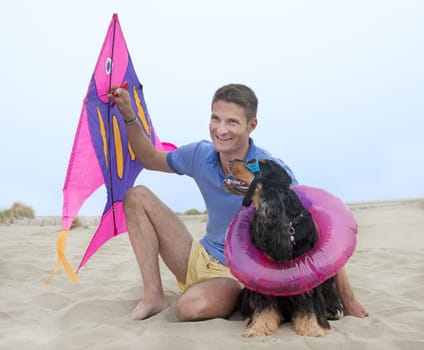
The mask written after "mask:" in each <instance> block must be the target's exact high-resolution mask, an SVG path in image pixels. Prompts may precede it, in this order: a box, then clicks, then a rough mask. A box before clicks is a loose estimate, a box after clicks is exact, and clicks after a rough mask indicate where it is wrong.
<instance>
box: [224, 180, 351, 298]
mask: <svg viewBox="0 0 424 350" xmlns="http://www.w3.org/2000/svg"><path fill="white" fill-rule="evenodd" d="M292 189H293V190H294V191H295V192H296V193H297V195H298V196H299V198H300V200H301V201H302V203H303V205H304V206H305V208H306V209H308V210H309V211H310V213H311V214H312V218H313V219H314V221H315V223H316V224H317V225H318V228H319V237H318V241H317V243H316V244H315V246H314V247H313V248H312V249H311V250H310V251H309V252H307V253H305V254H304V255H302V256H300V257H298V258H296V259H293V260H290V261H286V262H283V263H276V262H275V261H273V260H271V259H270V258H269V257H268V256H266V255H265V254H263V253H262V252H261V251H259V250H258V249H257V248H256V247H255V246H254V245H253V244H252V242H251V239H250V234H249V224H250V221H251V220H252V217H253V214H254V211H255V207H254V206H253V205H251V206H250V207H243V208H242V209H241V210H240V211H239V212H238V213H237V214H236V216H235V217H234V219H233V220H232V222H231V224H230V226H229V228H228V231H227V236H226V239H225V246H224V253H225V257H226V259H227V263H228V266H229V267H230V270H231V273H232V274H233V275H234V276H235V277H236V278H237V279H238V280H239V281H240V282H241V283H242V284H243V285H244V286H245V287H247V288H249V289H251V290H253V291H255V292H258V293H262V294H266V295H279V296H287V295H295V294H300V293H303V292H305V291H307V290H309V289H312V288H315V287H316V286H318V285H319V284H321V283H322V282H323V281H325V280H327V279H328V278H330V277H332V276H334V275H335V274H336V273H337V271H339V270H340V269H341V268H342V267H343V266H344V264H345V263H346V262H347V261H348V259H349V258H350V256H351V255H352V254H353V251H354V250H355V247H356V232H357V223H356V221H355V219H354V218H353V216H352V214H351V212H350V211H349V209H348V208H347V207H346V206H345V204H344V203H343V202H342V201H341V200H340V199H338V198H337V197H335V196H333V195H332V194H330V193H328V192H326V191H324V190H322V189H319V188H314V187H309V186H304V185H297V186H293V187H292Z"/></svg>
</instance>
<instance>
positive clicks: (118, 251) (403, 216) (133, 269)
mask: <svg viewBox="0 0 424 350" xmlns="http://www.w3.org/2000/svg"><path fill="white" fill-rule="evenodd" d="M350 208H351V209H352V213H353V215H354V216H355V218H356V219H357V220H358V224H359V232H358V245H357V248H356V251H355V253H354V255H353V256H352V258H351V259H350V260H349V262H348V264H347V272H348V275H349V278H350V281H351V283H352V285H353V288H354V291H355V293H356V295H357V296H358V297H359V299H360V300H361V302H362V303H363V304H364V305H365V306H366V307H367V309H368V311H369V312H370V315H369V317H367V318H365V319H358V318H355V317H351V316H345V317H344V318H343V319H341V320H339V321H331V327H332V329H331V330H330V331H329V332H328V333H327V334H326V335H325V336H323V337H319V338H309V337H301V336H299V335H296V334H295V333H294V332H293V330H292V328H291V324H290V323H284V324H282V325H281V326H280V328H279V330H278V331H277V332H276V333H275V334H273V335H272V336H269V337H257V338H253V339H246V338H243V337H241V334H242V332H243V330H244V328H245V326H246V321H245V320H242V319H241V317H240V315H239V314H237V313H236V314H235V315H234V316H233V317H232V318H231V319H230V320H225V319H214V320H208V321H202V322H187V323H183V322H178V320H177V318H176V316H175V309H174V305H175V301H176V299H177V297H178V289H177V287H176V283H175V280H174V278H173V276H172V274H171V273H170V272H169V271H168V270H167V269H166V268H165V267H164V266H162V279H163V284H164V288H165V290H166V293H167V295H168V297H169V300H170V303H171V307H170V308H169V309H167V310H165V311H163V312H162V313H160V314H158V315H156V316H153V317H151V318H149V319H147V320H144V321H130V320H128V319H127V318H126V317H127V315H128V314H129V312H130V311H131V310H132V309H133V307H134V306H135V305H136V303H137V301H138V300H139V298H140V297H141V295H142V293H143V287H142V284H141V278H140V275H139V272H138V268H137V265H136V262H135V258H134V256H133V253H132V250H131V247H130V244H129V242H128V237H127V235H126V234H122V235H120V236H118V237H116V238H114V239H113V240H111V241H109V242H108V243H107V244H106V245H105V246H104V247H103V248H101V249H100V250H99V251H98V252H97V253H96V254H95V255H94V257H93V258H92V259H91V260H90V261H89V262H88V264H87V265H86V266H85V267H84V268H83V269H82V270H81V271H80V273H79V276H80V279H81V281H80V282H79V283H76V284H73V283H71V282H70V281H69V280H68V277H67V276H66V275H65V273H64V271H63V269H62V270H61V271H60V272H59V273H58V274H57V275H56V276H55V277H54V278H53V279H52V281H51V282H50V284H49V285H48V286H45V285H44V284H43V281H44V279H45V278H46V277H47V276H48V275H49V274H50V272H51V271H52V269H53V267H54V264H55V259H56V252H55V240H56V237H57V235H58V233H59V231H60V227H59V226H58V225H47V224H48V222H47V221H45V222H44V225H43V226H41V225H40V223H35V222H33V223H32V224H28V223H20V224H19V223H18V224H13V225H9V226H6V225H3V226H0V349H2V350H6V349H14V350H15V349H62V350H63V349H102V350H105V349H171V348H172V349H176V350H183V349H184V350H186V349H213V350H216V349H221V348H225V349H231V350H238V349H243V350H245V349H267V350H270V349H297V350H302V349H322V350H324V349H355V350H357V349H361V350H366V349H385V350H389V349H404V350H407V349H417V350H418V349H420V350H421V349H424V199H421V200H420V199H418V200H405V201H384V202H367V203H357V204H352V205H350ZM184 221H185V222H186V223H187V225H188V227H189V229H190V230H191V232H192V233H193V235H194V236H195V237H200V236H201V235H203V232H204V228H205V218H204V216H192V217H186V218H185V219H184ZM95 228H96V227H95V225H94V226H92V225H90V226H89V227H85V228H79V229H75V230H72V231H71V233H70V235H69V239H68V246H67V257H68V259H69V261H70V262H71V264H73V265H74V266H76V265H77V264H78V263H79V261H80V259H81V256H82V254H83V253H84V251H85V248H86V247H87V245H88V242H89V240H90V239H91V236H92V234H93V233H94V230H95Z"/></svg>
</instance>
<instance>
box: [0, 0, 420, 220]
mask: <svg viewBox="0 0 424 350" xmlns="http://www.w3.org/2000/svg"><path fill="white" fill-rule="evenodd" d="M113 13H117V14H118V15H119V19H120V22H121V26H122V29H123V32H124V35H125V38H126V42H127V46H128V49H129V51H130V54H131V57H132V60H133V63H134V67H135V70H136V72H137V75H138V77H139V79H140V80H141V82H142V84H143V86H144V93H145V100H146V104H147V107H148V109H149V113H150V116H151V118H152V120H153V123H154V126H155V129H156V131H157V133H158V135H159V137H160V139H161V140H162V141H169V142H172V143H174V144H176V145H183V144H186V143H189V142H195V141H198V140H201V139H209V131H208V123H209V119H210V101H211V98H212V95H213V93H214V92H215V90H216V89H217V88H219V87H220V86H222V85H225V84H227V83H243V84H246V85H248V86H250V87H251V88H252V89H253V90H254V91H255V92H256V94H257V96H258V98H259V110H258V127H257V129H256V130H255V131H254V132H253V133H252V137H253V138H254V140H255V143H256V144H257V145H259V146H261V147H263V148H265V149H267V150H268V151H270V152H271V153H272V154H274V155H275V156H278V157H279V158H281V159H282V160H283V161H284V162H285V163H287V164H288V165H289V166H290V167H291V168H292V170H293V171H294V173H295V175H296V177H297V179H298V180H299V182H300V183H303V184H306V185H310V186H315V187H320V188H324V189H326V190H327V191H329V192H331V193H333V194H334V195H336V196H338V197H339V198H341V199H342V200H343V201H345V202H348V203H349V202H358V201H374V200H389V199H390V200H391V199H401V198H417V197H424V181H423V179H424V162H423V154H424V21H423V18H424V2H423V1H420V0H416V1H412V0H398V1H393V0H381V1H380V0H374V1H373V0H356V1H340V0H334V1H319V0H310V1H306V0H296V1H283V0H263V1H257V0H254V1H251V0H234V1H232V0H215V1H207V2H203V1H195V0H180V1H172V0H169V1H165V0H155V1H143V0H134V1H116V0H114V1H108V0H102V1H97V0H93V1H82V0H74V1H67V2H62V1H53V0H52V1H47V0H39V1H32V0H27V1H23V0H16V1H8V2H6V1H4V2H3V3H2V14H3V16H2V19H1V21H0V33H1V34H0V37H1V44H2V49H1V55H0V63H1V64H0V76H1V84H0V101H1V104H2V111H3V112H2V113H1V116H0V118H1V119H0V120H1V124H0V125H1V135H0V149H1V171H0V210H3V209H6V208H9V207H10V206H11V205H12V204H13V203H14V202H16V201H21V202H24V203H25V204H27V205H30V206H32V207H33V208H34V210H35V214H36V215H60V214H61V211H62V202H63V195H62V188H63V185H64V180H65V175H66V170H67V166H68V162H69V157H70V153H71V149H72V145H73V140H74V136H75V131H76V128H77V125H78V121H79V117H80V113H81V108H82V102H83V99H84V96H85V93H86V90H87V87H88V83H89V81H90V78H91V75H92V72H93V70H94V66H95V64H96V61H97V56H98V54H99V52H100V49H101V45H102V43H103V40H104V37H105V35H106V31H107V28H108V25H109V22H110V20H111V18H112V15H113ZM136 184H144V185H146V186H148V187H150V188H151V189H153V190H154V191H155V192H156V194H157V195H158V196H159V197H160V198H161V199H162V200H163V201H164V202H165V203H166V204H168V205H169V206H170V207H171V209H173V210H174V211H179V212H182V211H185V210H187V209H191V208H196V209H199V210H204V209H205V206H204V204H203V200H202V198H201V195H200V193H199V192H198V190H197V187H196V185H195V183H194V182H193V180H192V179H190V178H188V177H185V176H179V175H175V174H163V173H158V172H151V171H142V172H141V173H140V175H139V177H138V178H137V180H136ZM105 196H106V192H105V189H104V187H101V188H100V189H99V190H98V191H96V192H95V193H94V194H93V195H92V196H91V197H90V198H89V199H88V200H87V201H86V203H85V204H84V205H83V207H82V208H81V210H80V212H79V215H99V216H100V215H101V213H102V211H103V209H104V205H105V203H106V197H105Z"/></svg>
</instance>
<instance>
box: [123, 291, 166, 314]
mask: <svg viewBox="0 0 424 350" xmlns="http://www.w3.org/2000/svg"><path fill="white" fill-rule="evenodd" d="M168 306H169V303H168V299H167V298H166V296H165V295H164V296H163V297H162V298H160V299H158V300H155V301H154V302H148V301H147V300H146V299H145V298H143V299H141V300H140V301H139V302H138V304H137V306H136V307H135V309H134V310H133V311H132V312H131V314H130V315H129V318H130V319H131V320H144V319H146V318H148V317H150V316H153V315H156V314H158V313H159V312H161V311H163V310H165V309H166V308H168Z"/></svg>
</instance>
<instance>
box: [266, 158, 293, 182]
mask: <svg viewBox="0 0 424 350" xmlns="http://www.w3.org/2000/svg"><path fill="white" fill-rule="evenodd" d="M260 165H261V176H262V177H264V178H265V179H269V180H271V181H272V182H274V183H279V184H281V185H282V186H283V187H286V188H289V187H290V185H291V183H292V179H291V177H290V175H289V174H288V173H287V171H286V170H285V169H284V168H283V167H282V166H280V165H279V164H278V163H276V162H274V161H273V160H269V159H263V160H261V161H260Z"/></svg>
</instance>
